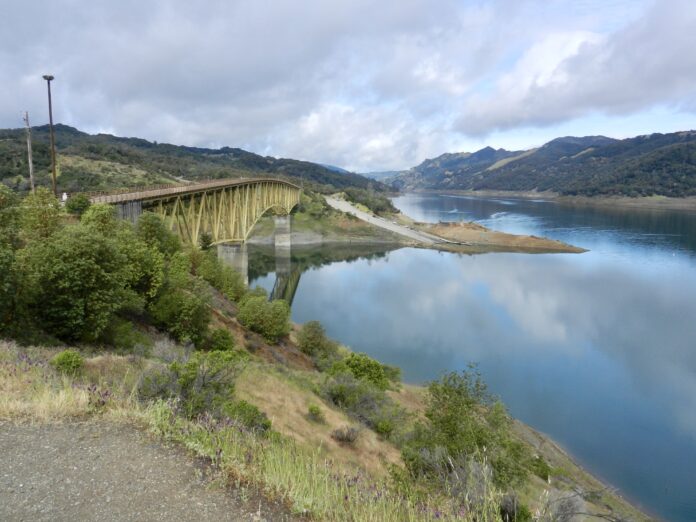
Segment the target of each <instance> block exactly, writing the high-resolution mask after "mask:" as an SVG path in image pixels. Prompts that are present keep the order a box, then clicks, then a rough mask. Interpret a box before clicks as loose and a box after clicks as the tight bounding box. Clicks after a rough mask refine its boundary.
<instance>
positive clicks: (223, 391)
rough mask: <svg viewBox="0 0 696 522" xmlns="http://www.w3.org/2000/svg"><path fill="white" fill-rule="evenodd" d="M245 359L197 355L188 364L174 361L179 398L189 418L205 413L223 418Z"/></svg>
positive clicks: (232, 355)
mask: <svg viewBox="0 0 696 522" xmlns="http://www.w3.org/2000/svg"><path fill="white" fill-rule="evenodd" d="M243 360H244V357H243V356H242V355H241V354H240V353H237V352H219V351H216V352H196V353H194V354H193V356H192V357H191V358H190V359H189V360H188V361H187V362H185V363H180V362H174V363H172V364H171V365H170V367H169V369H170V371H171V375H172V377H173V379H174V380H175V383H176V384H175V390H176V395H178V396H179V397H180V399H181V408H182V410H183V412H184V413H185V414H186V415H187V416H188V417H195V416H196V415H199V414H201V413H203V412H205V411H207V412H209V413H211V414H213V415H219V414H220V412H221V410H222V409H223V407H224V406H226V405H227V403H229V401H230V400H231V399H232V395H233V393H234V383H235V380H236V378H237V376H238V375H239V373H240V372H241V370H242V363H243Z"/></svg>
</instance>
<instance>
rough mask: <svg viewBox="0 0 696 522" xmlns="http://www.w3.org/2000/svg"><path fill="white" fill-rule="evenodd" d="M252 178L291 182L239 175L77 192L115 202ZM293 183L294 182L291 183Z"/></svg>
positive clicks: (277, 178) (107, 201)
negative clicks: (122, 197)
mask: <svg viewBox="0 0 696 522" xmlns="http://www.w3.org/2000/svg"><path fill="white" fill-rule="evenodd" d="M254 180H274V181H284V182H286V183H292V181H290V180H289V179H287V178H285V177H281V176H275V177H272V176H259V177H258V178H256V177H251V178H249V177H246V176H244V177H240V178H212V179H205V180H196V181H191V182H189V183H186V184H176V183H165V184H160V185H150V186H145V187H133V188H124V189H115V190H109V191H91V192H79V193H78V194H84V195H86V196H87V197H88V198H90V199H95V198H102V199H101V202H103V203H116V202H119V201H121V199H120V198H119V197H118V196H123V195H125V194H133V195H136V194H144V193H148V196H150V197H158V196H161V195H167V194H172V195H173V194H178V193H180V192H186V191H188V190H191V189H192V188H206V187H211V188H214V187H216V186H221V185H223V186H224V185H227V184H233V183H235V182H243V181H254ZM293 184H294V183H293ZM175 189H180V190H175ZM164 191H167V194H165V192H164ZM75 194H76V193H73V194H72V195H71V196H74V195H75Z"/></svg>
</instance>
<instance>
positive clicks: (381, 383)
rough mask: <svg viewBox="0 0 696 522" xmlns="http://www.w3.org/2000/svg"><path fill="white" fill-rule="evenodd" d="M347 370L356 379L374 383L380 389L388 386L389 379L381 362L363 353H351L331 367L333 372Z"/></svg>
mask: <svg viewBox="0 0 696 522" xmlns="http://www.w3.org/2000/svg"><path fill="white" fill-rule="evenodd" d="M346 370H347V371H349V372H350V373H352V374H353V376H354V377H355V378H356V379H361V380H365V381H368V382H370V383H372V384H374V385H375V386H376V387H377V388H379V389H380V390H386V389H387V388H389V380H388V379H387V376H386V374H385V373H384V367H383V366H382V364H381V363H380V362H379V361H377V360H375V359H373V358H372V357H370V356H369V355H367V354H364V353H351V354H350V355H349V356H348V357H346V358H345V359H343V360H342V361H340V362H338V363H336V364H334V366H333V367H332V368H331V372H330V373H333V374H336V373H339V372H342V371H346Z"/></svg>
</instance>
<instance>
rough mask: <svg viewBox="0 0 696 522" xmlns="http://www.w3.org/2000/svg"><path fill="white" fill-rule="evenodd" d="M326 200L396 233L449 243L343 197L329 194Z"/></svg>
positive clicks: (430, 242) (420, 241) (429, 243)
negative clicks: (361, 208)
mask: <svg viewBox="0 0 696 522" xmlns="http://www.w3.org/2000/svg"><path fill="white" fill-rule="evenodd" d="M326 202H327V203H328V204H329V205H330V206H331V207H333V208H335V209H336V210H340V211H341V212H346V213H347V214H353V215H354V216H355V217H357V218H359V219H362V220H363V221H367V222H368V223H371V224H373V225H375V226H378V227H380V228H383V229H385V230H389V231H391V232H394V233H395V234H399V235H401V236H404V237H407V238H409V239H411V240H414V241H418V242H419V243H425V244H426V245H434V244H435V243H449V241H447V240H444V239H442V238H440V237H437V236H434V235H432V234H428V233H426V232H420V231H418V230H413V229H410V228H408V227H405V226H403V225H399V224H398V223H394V222H393V221H388V220H386V219H383V218H381V217H377V216H373V215H372V214H368V213H367V212H363V211H362V210H360V209H358V208H356V207H355V206H353V205H352V204H350V203H348V202H347V201H343V200H342V199H336V198H332V197H328V196H327V197H326Z"/></svg>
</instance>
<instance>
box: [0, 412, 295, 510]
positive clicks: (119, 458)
mask: <svg viewBox="0 0 696 522" xmlns="http://www.w3.org/2000/svg"><path fill="white" fill-rule="evenodd" d="M0 463H1V465H0V520H1V521H3V522H4V521H8V522H9V521H32V522H33V521H49V520H50V521H63V520H64V521H70V522H76V521H81V520H99V521H111V520H118V521H130V520H132V521H150V520H153V521H156V520H166V521H192V522H193V521H196V522H202V521H207V520H215V521H218V520H235V521H263V520H274V521H275V520H291V517H290V516H289V515H288V512H287V511H286V510H285V509H284V508H283V506H281V505H277V504H273V503H270V502H269V501H267V500H266V499H264V498H262V497H260V496H259V495H257V494H255V493H254V492H253V491H250V490H247V489H243V488H241V489H235V490H230V489H223V488H222V487H219V486H217V485H214V484H211V480H212V478H211V477H210V476H209V475H210V473H208V471H209V467H208V466H205V465H203V464H202V463H200V462H198V463H197V462H196V461H195V459H193V458H192V457H190V456H189V455H187V454H186V453H185V452H184V451H183V450H181V449H180V448H178V447H169V446H165V445H163V444H161V443H159V442H155V441H153V439H152V438H150V437H149V436H148V435H147V434H146V433H143V432H141V431H139V430H137V429H136V428H133V427H130V426H124V425H117V424H111V423H107V422H98V421H95V422H83V423H73V422H70V423H65V424H47V425H14V424H9V423H2V422H0Z"/></svg>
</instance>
